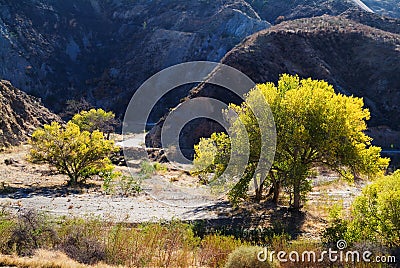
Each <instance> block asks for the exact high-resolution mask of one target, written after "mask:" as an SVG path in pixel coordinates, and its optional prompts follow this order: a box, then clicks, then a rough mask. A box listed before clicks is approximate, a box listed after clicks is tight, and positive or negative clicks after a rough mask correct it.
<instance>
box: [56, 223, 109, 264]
mask: <svg viewBox="0 0 400 268" xmlns="http://www.w3.org/2000/svg"><path fill="white" fill-rule="evenodd" d="M105 227H106V226H104V224H103V223H102V222H101V221H99V220H97V219H88V220H84V219H69V220H66V221H64V222H63V223H62V224H61V227H60V229H59V230H58V233H59V234H60V239H61V241H60V244H59V246H58V247H59V249H60V250H62V251H63V252H65V254H67V256H69V257H70V258H72V259H74V260H76V261H79V262H81V263H85V264H94V263H97V262H99V261H102V260H104V259H105V257H106V244H105V240H106V239H105V236H106V233H107V232H106V228H105Z"/></svg>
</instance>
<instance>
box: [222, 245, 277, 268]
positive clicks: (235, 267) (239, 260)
mask: <svg viewBox="0 0 400 268" xmlns="http://www.w3.org/2000/svg"><path fill="white" fill-rule="evenodd" d="M262 250H263V249H262V248H261V247H255V246H241V247H238V248H237V249H235V250H234V251H233V252H232V253H231V254H229V257H228V260H227V262H226V264H225V268H270V267H274V266H273V265H272V264H271V263H269V262H268V260H267V261H259V260H258V258H257V255H258V253H259V252H260V251H262Z"/></svg>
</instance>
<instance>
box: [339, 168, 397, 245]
mask: <svg viewBox="0 0 400 268" xmlns="http://www.w3.org/2000/svg"><path fill="white" fill-rule="evenodd" d="M351 216H352V218H351V219H350V221H349V224H348V230H347V235H346V236H347V237H348V238H347V240H349V241H352V240H353V241H354V240H356V241H357V240H358V241H360V240H370V241H376V242H379V243H381V244H383V245H385V246H389V247H393V248H394V247H397V248H398V247H400V171H397V172H395V173H394V174H393V175H391V176H382V177H381V178H379V179H377V180H376V181H374V182H373V183H372V184H370V185H367V186H366V187H364V189H363V191H362V195H361V196H359V197H357V198H356V199H355V200H354V202H353V205H352V212H351Z"/></svg>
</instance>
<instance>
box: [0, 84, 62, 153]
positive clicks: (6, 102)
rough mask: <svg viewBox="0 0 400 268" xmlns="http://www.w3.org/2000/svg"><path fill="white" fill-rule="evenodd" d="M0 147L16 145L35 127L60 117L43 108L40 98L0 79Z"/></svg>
mask: <svg viewBox="0 0 400 268" xmlns="http://www.w3.org/2000/svg"><path fill="white" fill-rule="evenodd" d="M0 114H1V117H0V148H1V147H3V146H10V145H18V144H20V143H21V142H22V141H25V140H26V139H27V137H28V136H29V135H30V134H31V133H32V132H33V131H34V130H35V128H37V127H38V126H41V125H43V124H46V123H50V122H52V121H58V122H60V121H61V120H60V118H59V117H58V116H56V115H55V114H52V113H51V112H50V111H49V110H48V109H47V108H45V107H44V106H43V105H42V104H41V103H40V100H38V99H37V98H34V97H32V96H29V95H27V94H26V93H24V92H22V91H20V90H19V89H17V88H15V87H13V86H12V85H11V83H10V82H9V81H5V80H0Z"/></svg>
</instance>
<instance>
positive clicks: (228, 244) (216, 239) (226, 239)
mask: <svg viewBox="0 0 400 268" xmlns="http://www.w3.org/2000/svg"><path fill="white" fill-rule="evenodd" d="M241 245H245V243H243V242H242V241H241V240H239V239H236V238H234V237H233V236H222V235H219V234H212V235H207V236H205V237H204V238H203V240H202V241H201V249H200V252H199V260H200V264H201V265H207V266H211V267H222V266H224V264H225V262H226V260H227V258H228V255H229V254H230V253H231V252H232V251H233V250H234V249H235V248H237V247H239V246H241Z"/></svg>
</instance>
